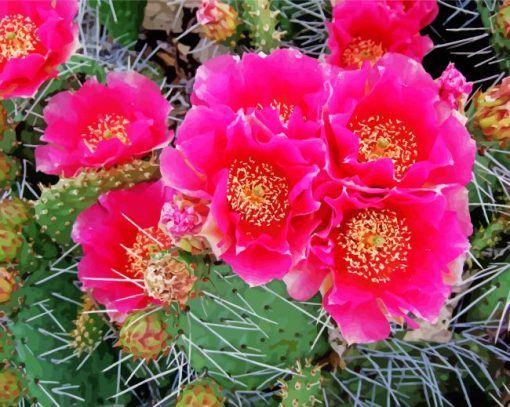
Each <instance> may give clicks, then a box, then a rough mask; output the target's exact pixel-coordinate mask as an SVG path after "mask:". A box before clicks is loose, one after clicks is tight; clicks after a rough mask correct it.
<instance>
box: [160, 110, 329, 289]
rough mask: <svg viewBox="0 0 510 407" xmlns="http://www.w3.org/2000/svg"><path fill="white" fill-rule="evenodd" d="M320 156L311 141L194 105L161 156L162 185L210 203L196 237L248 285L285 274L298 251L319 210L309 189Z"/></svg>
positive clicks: (252, 118) (321, 146)
mask: <svg viewBox="0 0 510 407" xmlns="http://www.w3.org/2000/svg"><path fill="white" fill-rule="evenodd" d="M219 152H221V153H219ZM323 154H324V144H323V143H322V141H321V140H320V139H318V138H316V139H311V140H295V139H289V138H286V137H280V136H278V135H277V134H274V133H273V132H272V131H271V130H270V129H269V128H268V127H266V126H265V125H264V124H263V123H262V122H261V121H260V120H259V119H258V118H257V116H256V115H254V114H249V115H244V114H242V113H240V114H238V115H237V116H235V115H234V113H233V112H232V110H230V109H229V108H227V107H225V106H217V107H215V108H209V107H206V106H198V107H193V108H192V109H191V110H190V111H189V112H188V114H187V116H186V118H185V120H184V122H183V123H182V125H181V127H180V129H179V136H178V141H177V145H176V149H172V148H168V149H165V150H164V151H163V154H162V156H161V170H162V175H163V181H164V182H165V183H166V184H167V185H169V186H171V187H172V188H175V189H177V190H179V191H180V192H182V193H184V194H186V195H189V196H192V197H195V198H201V199H205V200H207V201H209V202H210V212H209V215H208V218H207V221H206V224H205V226H204V229H203V231H202V232H201V233H202V235H203V236H205V237H206V238H207V239H208V241H209V243H210V244H211V248H212V250H213V252H214V253H215V254H216V255H217V257H219V258H221V259H223V260H224V261H225V262H227V263H228V264H229V265H230V266H232V268H233V270H234V272H236V273H237V274H239V275H240V276H241V277H242V278H243V279H244V280H246V281H247V282H248V283H250V284H253V285H255V284H263V283H266V282H268V281H270V280H272V279H274V278H280V277H282V276H283V275H285V274H286V273H287V272H288V271H289V269H290V266H291V264H292V262H293V258H294V256H299V255H300V254H301V252H302V250H303V248H304V245H305V244H306V239H307V236H308V234H309V232H310V228H312V227H313V224H312V223H311V222H309V221H308V220H309V218H310V215H311V214H312V213H313V212H314V211H315V210H316V208H317V207H318V202H316V201H315V200H314V199H313V198H312V196H311V191H310V186H311V183H312V180H313V178H314V177H315V175H316V174H317V173H318V171H319V165H320V163H321V161H322V162H323Z"/></svg>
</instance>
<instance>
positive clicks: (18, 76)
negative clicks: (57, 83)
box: [0, 0, 78, 99]
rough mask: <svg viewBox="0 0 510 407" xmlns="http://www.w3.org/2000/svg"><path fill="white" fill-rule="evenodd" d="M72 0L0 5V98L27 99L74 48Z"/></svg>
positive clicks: (30, 0)
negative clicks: (21, 97)
mask: <svg viewBox="0 0 510 407" xmlns="http://www.w3.org/2000/svg"><path fill="white" fill-rule="evenodd" d="M77 8H78V3H77V1H76V0H67V1H51V0H37V1H33V0H9V1H2V2H0V98H1V99H8V98H13V97H19V96H24V97H30V96H33V94H34V93H35V92H36V91H37V89H38V88H39V86H40V85H41V84H42V83H43V82H44V81H45V80H47V79H49V78H52V77H54V76H56V75H57V66H58V65H59V64H62V63H63V62H65V61H66V60H67V59H68V58H69V56H70V55H71V53H72V52H73V50H74V47H75V45H76V44H75V38H76V33H77V31H78V26H77V24H75V23H74V22H73V19H74V16H75V15H76V12H77Z"/></svg>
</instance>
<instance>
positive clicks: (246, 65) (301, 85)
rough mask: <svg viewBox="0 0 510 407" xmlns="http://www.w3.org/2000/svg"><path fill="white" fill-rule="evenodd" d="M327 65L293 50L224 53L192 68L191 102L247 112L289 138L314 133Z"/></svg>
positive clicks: (323, 99)
mask: <svg viewBox="0 0 510 407" xmlns="http://www.w3.org/2000/svg"><path fill="white" fill-rule="evenodd" d="M331 69H332V68H330V67H328V66H327V65H323V64H321V63H320V62H319V61H318V60H317V59H315V58H310V57H307V56H305V55H303V54H301V53H300V52H299V51H296V50H293V49H279V50H276V51H274V52H273V53H271V54H270V55H268V56H264V55H259V54H253V53H246V54H244V55H243V57H242V58H241V59H239V58H238V57H233V56H231V55H224V56H220V57H218V58H214V59H212V60H210V61H208V62H206V63H205V64H204V65H202V66H201V67H200V68H199V69H198V72H197V75H196V80H195V85H194V87H193V94H192V97H191V101H192V102H193V104H194V105H204V106H208V107H214V106H217V105H224V106H227V107H229V108H230V109H231V110H232V111H233V112H237V111H239V110H241V111H243V112H244V113H252V112H253V113H255V115H256V116H257V117H258V118H260V119H261V120H262V121H263V122H264V123H265V124H266V126H268V127H270V128H271V129H272V131H273V132H275V133H284V134H285V135H287V137H290V138H304V137H307V138H310V137H317V136H318V135H319V133H320V128H321V124H320V119H321V114H322V108H323V106H324V103H325V102H326V99H327V97H328V91H327V86H326V85H325V83H326V81H327V79H328V77H329V71H330V70H331Z"/></svg>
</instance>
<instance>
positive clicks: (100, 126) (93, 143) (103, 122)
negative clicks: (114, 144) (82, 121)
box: [82, 113, 131, 152]
mask: <svg viewBox="0 0 510 407" xmlns="http://www.w3.org/2000/svg"><path fill="white" fill-rule="evenodd" d="M128 124H129V121H128V120H127V119H126V118H125V117H124V116H121V115H119V114H116V113H113V114H106V115H104V116H103V117H101V118H100V119H99V120H98V121H97V122H95V123H94V124H93V125H90V126H88V127H87V133H84V134H82V137H83V141H84V142H85V144H86V146H87V147H88V149H89V150H90V151H91V152H94V151H95V150H96V149H97V146H98V145H99V144H100V143H101V142H103V141H105V140H110V139H112V138H116V139H118V140H120V141H121V143H123V144H126V145H129V144H131V141H130V140H129V137H128V135H127V131H126V126H127V125H128Z"/></svg>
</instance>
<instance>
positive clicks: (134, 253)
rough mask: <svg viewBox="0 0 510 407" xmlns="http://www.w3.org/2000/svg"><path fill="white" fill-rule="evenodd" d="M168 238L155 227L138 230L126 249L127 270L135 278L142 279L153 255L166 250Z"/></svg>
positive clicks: (169, 243) (168, 244)
mask: <svg viewBox="0 0 510 407" xmlns="http://www.w3.org/2000/svg"><path fill="white" fill-rule="evenodd" d="M170 245H171V240H170V237H169V236H168V235H167V234H165V233H164V232H163V231H162V230H160V229H159V228H158V227H157V226H153V227H150V228H147V229H143V230H140V231H139V232H138V234H137V235H136V238H135V242H134V243H133V245H132V246H131V248H126V253H127V257H128V270H129V271H130V272H131V273H132V275H133V276H135V277H142V276H143V275H144V274H145V271H146V270H147V267H148V265H149V263H150V261H151V258H152V256H153V255H154V254H156V253H160V252H162V251H164V250H167V249H168V248H169V247H170Z"/></svg>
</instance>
